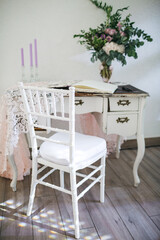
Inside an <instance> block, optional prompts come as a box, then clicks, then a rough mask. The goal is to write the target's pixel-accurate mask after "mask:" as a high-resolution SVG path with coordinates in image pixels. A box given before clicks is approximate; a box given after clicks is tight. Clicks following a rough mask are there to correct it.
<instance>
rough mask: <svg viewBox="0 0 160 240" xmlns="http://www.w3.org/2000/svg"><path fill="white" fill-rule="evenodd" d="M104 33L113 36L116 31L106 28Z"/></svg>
mask: <svg viewBox="0 0 160 240" xmlns="http://www.w3.org/2000/svg"><path fill="white" fill-rule="evenodd" d="M104 32H105V33H106V34H109V35H111V36H113V35H114V34H116V33H117V31H116V30H115V29H112V28H106V29H105V30H104Z"/></svg>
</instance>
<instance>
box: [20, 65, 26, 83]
mask: <svg viewBox="0 0 160 240" xmlns="http://www.w3.org/2000/svg"><path fill="white" fill-rule="evenodd" d="M21 71H22V82H26V78H25V67H24V66H22V67H21Z"/></svg>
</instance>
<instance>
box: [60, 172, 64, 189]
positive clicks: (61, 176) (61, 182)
mask: <svg viewBox="0 0 160 240" xmlns="http://www.w3.org/2000/svg"><path fill="white" fill-rule="evenodd" d="M60 186H61V187H62V188H64V172H63V171H62V170H60Z"/></svg>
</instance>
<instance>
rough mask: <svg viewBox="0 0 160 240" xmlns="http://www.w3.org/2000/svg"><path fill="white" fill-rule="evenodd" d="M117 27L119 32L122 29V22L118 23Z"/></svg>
mask: <svg viewBox="0 0 160 240" xmlns="http://www.w3.org/2000/svg"><path fill="white" fill-rule="evenodd" d="M117 27H118V28H119V30H120V29H121V28H122V24H121V23H120V22H118V23H117Z"/></svg>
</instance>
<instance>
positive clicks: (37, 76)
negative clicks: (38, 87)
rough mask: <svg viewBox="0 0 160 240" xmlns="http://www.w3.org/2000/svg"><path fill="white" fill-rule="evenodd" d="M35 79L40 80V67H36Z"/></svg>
mask: <svg viewBox="0 0 160 240" xmlns="http://www.w3.org/2000/svg"><path fill="white" fill-rule="evenodd" d="M35 81H39V75H38V67H35Z"/></svg>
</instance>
